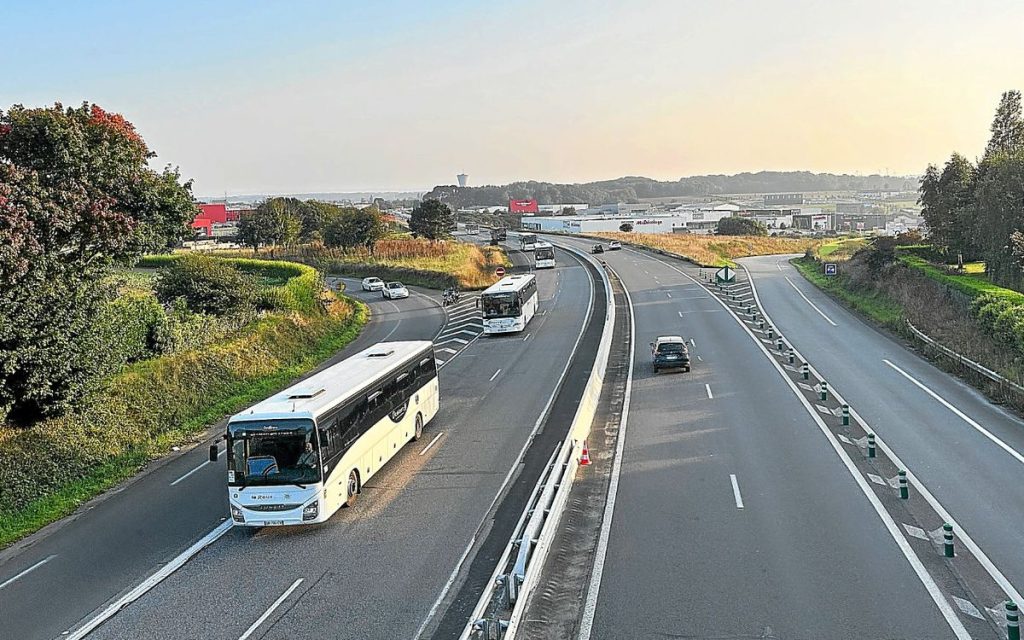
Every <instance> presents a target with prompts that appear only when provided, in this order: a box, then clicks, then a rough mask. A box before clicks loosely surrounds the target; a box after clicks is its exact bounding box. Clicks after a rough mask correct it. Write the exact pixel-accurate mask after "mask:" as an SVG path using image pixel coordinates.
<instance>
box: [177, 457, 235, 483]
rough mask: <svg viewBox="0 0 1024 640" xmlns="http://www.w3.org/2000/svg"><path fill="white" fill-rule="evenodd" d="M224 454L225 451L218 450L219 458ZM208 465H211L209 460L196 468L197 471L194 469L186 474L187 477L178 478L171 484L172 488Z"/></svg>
mask: <svg viewBox="0 0 1024 640" xmlns="http://www.w3.org/2000/svg"><path fill="white" fill-rule="evenodd" d="M222 453H224V450H223V449H218V450H217V457H218V458H219V457H220V454H222ZM208 464H210V461H209V460H207V461H205V462H203V463H202V464H201V465H199V466H198V467H196V468H195V469H193V470H191V471H189V472H188V473H186V474H185V475H183V476H181V477H180V478H178V479H177V480H175V481H174V482H172V483H171V486H172V487H173V486H174V485H176V484H178V483H179V482H181V481H182V480H184V479H185V478H188V477H189V476H190V475H192V474H193V473H195V472H196V471H199V470H200V469H202V468H203V467H205V466H206V465H208Z"/></svg>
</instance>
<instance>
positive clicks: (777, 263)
mask: <svg viewBox="0 0 1024 640" xmlns="http://www.w3.org/2000/svg"><path fill="white" fill-rule="evenodd" d="M775 268H776V269H778V270H779V272H780V273H781V272H782V261H781V260H776V261H775Z"/></svg>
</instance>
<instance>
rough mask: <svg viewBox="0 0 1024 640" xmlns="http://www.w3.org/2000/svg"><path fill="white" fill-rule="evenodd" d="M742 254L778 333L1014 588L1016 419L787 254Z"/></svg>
mask: <svg viewBox="0 0 1024 640" xmlns="http://www.w3.org/2000/svg"><path fill="white" fill-rule="evenodd" d="M741 262H742V263H743V264H744V265H745V266H747V267H748V269H749V270H750V272H751V275H752V278H753V281H754V284H755V286H756V288H757V292H758V295H759V297H760V298H761V302H762V304H763V305H764V307H765V310H766V311H767V313H768V314H769V315H770V316H771V318H772V320H773V321H774V322H775V323H776V324H777V325H778V327H779V329H780V330H781V331H782V332H783V333H784V334H785V335H786V338H787V339H789V340H790V341H791V342H792V343H793V345H794V346H795V347H796V348H797V349H798V350H799V351H800V352H801V353H802V354H803V355H804V357H806V358H807V359H808V360H809V361H810V362H811V364H812V365H813V366H814V367H815V368H816V369H817V370H818V371H820V372H821V374H822V375H823V376H825V378H826V379H827V380H828V381H829V384H830V385H831V386H833V387H834V388H836V389H837V390H838V391H839V393H840V394H842V395H843V396H844V398H845V399H846V401H847V402H849V403H850V405H851V406H852V407H853V409H854V410H856V411H857V412H858V413H859V414H860V416H861V417H862V418H863V419H864V420H865V421H866V422H867V423H868V424H870V425H871V427H872V429H873V430H874V431H875V433H877V434H878V435H879V436H880V437H881V438H882V439H883V440H884V441H885V442H886V443H887V444H888V445H889V447H891V448H892V449H893V450H894V451H895V452H896V454H897V455H899V456H900V458H901V459H902V460H903V461H904V462H905V463H906V464H907V466H908V467H909V468H910V469H911V471H912V472H913V473H915V474H916V475H917V477H918V479H919V480H921V481H922V482H923V483H924V485H925V486H926V487H928V488H929V490H930V491H931V492H932V493H933V494H934V495H935V497H936V498H937V499H938V500H939V501H940V502H941V503H942V504H943V506H944V507H945V508H946V510H947V511H949V512H950V513H951V514H952V516H953V517H954V518H955V519H956V521H957V522H958V524H959V527H958V529H959V528H963V530H965V531H966V532H967V533H968V534H970V536H971V537H972V538H974V541H975V542H976V543H978V545H979V546H980V547H981V549H982V550H983V551H984V552H985V554H986V555H987V556H988V557H989V558H990V559H991V560H992V561H993V563H995V565H996V566H997V567H998V568H999V569H1000V570H1001V571H1002V572H1003V573H1004V574H1005V575H1006V577H1007V578H1008V579H1009V580H1010V582H1011V583H1012V584H1013V585H1014V586H1015V587H1016V588H1017V590H1018V591H1020V590H1021V589H1022V588H1024V555H1022V554H1021V553H1020V550H1021V549H1022V548H1024V526H1022V520H1021V514H1024V493H1022V492H1021V491H1018V490H1016V487H1019V486H1021V485H1022V484H1024V455H1022V454H1024V423H1022V422H1021V420H1020V419H1019V418H1017V417H1016V416H1014V415H1012V414H1010V413H1009V412H1007V411H1004V410H1003V409H1002V408H1000V407H998V406H996V405H993V404H992V403H991V402H989V401H988V399H986V398H985V397H984V396H983V395H982V394H981V393H979V392H978V391H976V390H975V389H973V388H971V387H969V386H968V385H966V384H964V383H963V382H961V381H959V380H957V379H956V378H954V377H952V376H950V375H949V374H947V373H945V372H943V371H941V370H939V369H938V368H936V367H935V366H933V365H932V364H931V363H929V362H928V361H926V360H924V359H923V358H921V357H919V356H918V355H917V354H915V353H914V352H913V351H910V350H909V349H907V348H906V347H904V346H903V345H902V344H900V343H899V342H898V341H896V340H893V339H892V338H890V337H888V336H886V335H885V334H883V333H881V332H880V331H878V330H876V329H874V328H873V327H871V326H869V325H867V324H866V323H864V322H863V321H862V320H860V319H859V318H858V317H857V316H856V315H854V314H853V313H851V312H849V311H847V310H846V309H845V308H843V307H842V306H841V305H839V304H838V303H836V302H834V301H833V300H832V299H831V298H829V297H828V296H827V295H825V294H823V293H821V292H820V291H819V290H818V289H817V288H815V287H814V286H813V285H811V284H810V283H808V282H807V281H805V280H804V279H803V277H802V276H801V275H800V273H799V272H798V271H797V270H796V269H795V268H794V267H793V266H792V265H790V264H789V262H788V259H787V258H786V257H778V256H770V257H762V258H750V259H745V260H742V261H741ZM798 289H799V292H798V291H797V290H798ZM801 294H802V295H801ZM812 305H814V306H812ZM887 361H888V363H891V364H888V363H887ZM896 367H898V369H897V368H896ZM911 378H912V379H911ZM919 384H920V385H923V386H924V387H926V388H927V390H928V391H926V390H925V389H922V388H921V386H918V385H919ZM929 391H931V392H932V393H934V394H935V396H938V398H936V397H935V396H933V395H931V394H930V393H929ZM940 399H941V400H940ZM943 401H944V402H946V403H948V405H949V406H947V405H946V404H943ZM957 411H959V412H960V413H961V414H963V415H958V413H957ZM965 418H966V419H965ZM968 420H970V421H973V422H974V423H975V424H974V425H972V424H971V423H970V422H969V421H968ZM979 427H980V428H981V429H984V430H985V431H987V432H988V433H989V434H990V435H991V437H989V436H988V435H986V434H984V433H983V432H982V431H981V430H980V429H979ZM1004 447H1005V448H1004Z"/></svg>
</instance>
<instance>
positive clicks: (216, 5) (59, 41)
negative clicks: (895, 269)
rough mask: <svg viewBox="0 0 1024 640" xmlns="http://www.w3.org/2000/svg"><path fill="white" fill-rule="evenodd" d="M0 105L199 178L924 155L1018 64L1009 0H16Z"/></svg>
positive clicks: (816, 164)
mask: <svg viewBox="0 0 1024 640" xmlns="http://www.w3.org/2000/svg"><path fill="white" fill-rule="evenodd" d="M2 10H3V14H4V16H5V19H4V22H5V26H4V28H3V33H4V40H5V42H4V62H3V69H4V72H3V74H0V108H4V107H6V106H7V105H10V104H13V103H22V104H26V105H43V104H49V103H52V102H54V101H58V100H59V101H62V102H64V103H66V104H75V103H78V102H81V101H83V100H89V101H93V102H97V103H99V104H101V105H102V106H104V107H105V108H107V109H109V110H112V111H117V112H120V113H123V114H124V115H125V116H126V117H128V118H129V119H130V120H131V121H132V122H134V123H135V124H136V126H137V127H138V129H139V130H140V131H141V132H142V134H143V136H144V137H145V138H146V140H147V141H148V142H149V144H150V146H151V147H152V148H153V149H154V150H155V151H156V152H157V153H158V154H159V158H158V160H157V161H156V162H157V163H158V164H164V163H170V164H174V165H180V167H181V169H182V172H183V173H184V175H185V176H186V177H193V178H195V180H196V191H197V193H199V194H218V193H221V192H223V191H227V192H229V193H254V192H255V193H260V192H298V191H314V190H362V189H420V188H422V189H426V188H430V187H431V186H433V185H434V184H437V183H443V182H453V181H454V174H455V173H458V172H459V171H463V170H464V171H466V172H468V173H469V174H470V182H471V183H475V184H481V183H485V182H486V183H497V182H505V181H509V180H515V179H525V178H536V179H548V180H566V181H583V180H591V179H601V178H611V177H617V176H620V175H649V176H652V177H656V178H666V179H667V178H673V179H674V178H678V177H679V176H682V175H690V174H697V173H732V172H737V171H745V170H751V171H754V170H758V169H763V168H768V169H810V170H816V171H837V172H864V173H866V172H877V171H880V170H883V169H885V168H888V169H889V170H890V171H892V172H897V173H914V172H920V171H922V170H923V168H924V166H925V165H926V164H927V163H928V162H929V161H941V160H942V159H943V158H944V157H945V156H947V155H948V154H949V153H950V152H951V151H953V150H958V151H961V152H963V153H965V154H967V155H968V156H974V155H976V154H977V153H979V152H980V150H981V148H982V147H983V145H984V142H985V139H986V135H987V128H988V124H989V121H990V119H991V115H992V111H993V110H994V107H995V104H996V102H997V100H998V98H999V94H1000V92H1001V91H1003V90H1006V89H1009V88H1024V87H1022V85H1024V38H1021V37H1020V34H1019V28H1020V25H1022V24H1024V6H1022V3H1018V2H1009V1H1004V0H1001V1H996V0H986V1H982V2H975V3H971V4H968V3H961V2H942V1H929V2H926V1H922V0H911V1H905V2H899V3H892V2H881V1H875V0H871V1H864V2H857V3H825V2H810V1H794V0H785V1H783V0H780V1H777V2H774V3H763V2H730V1H727V0H723V1H716V2H693V1H687V0H649V1H646V2H602V1H599V0H590V1H585V0H561V1H560V2H557V3H556V2H540V1H530V0H520V1H513V2H504V3H500V4H494V5H492V4H491V3H485V2H468V1H431V2H412V1H377V2H365V1H364V2H358V3H354V2H326V1H324V2H294V3H277V2H246V3H243V2H210V3H200V2H192V1H183V2H176V3H160V4H156V3H148V4H147V5H146V6H141V7H140V6H139V5H137V4H134V3H128V2H123V3H119V2H84V3H71V2H21V1H15V0H6V1H5V2H4V3H3V6H2Z"/></svg>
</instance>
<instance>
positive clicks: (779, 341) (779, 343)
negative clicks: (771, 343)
mask: <svg viewBox="0 0 1024 640" xmlns="http://www.w3.org/2000/svg"><path fill="white" fill-rule="evenodd" d="M775 346H776V347H778V348H779V351H782V347H783V346H784V345H783V344H782V336H779V339H778V340H777V341H776V342H775Z"/></svg>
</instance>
